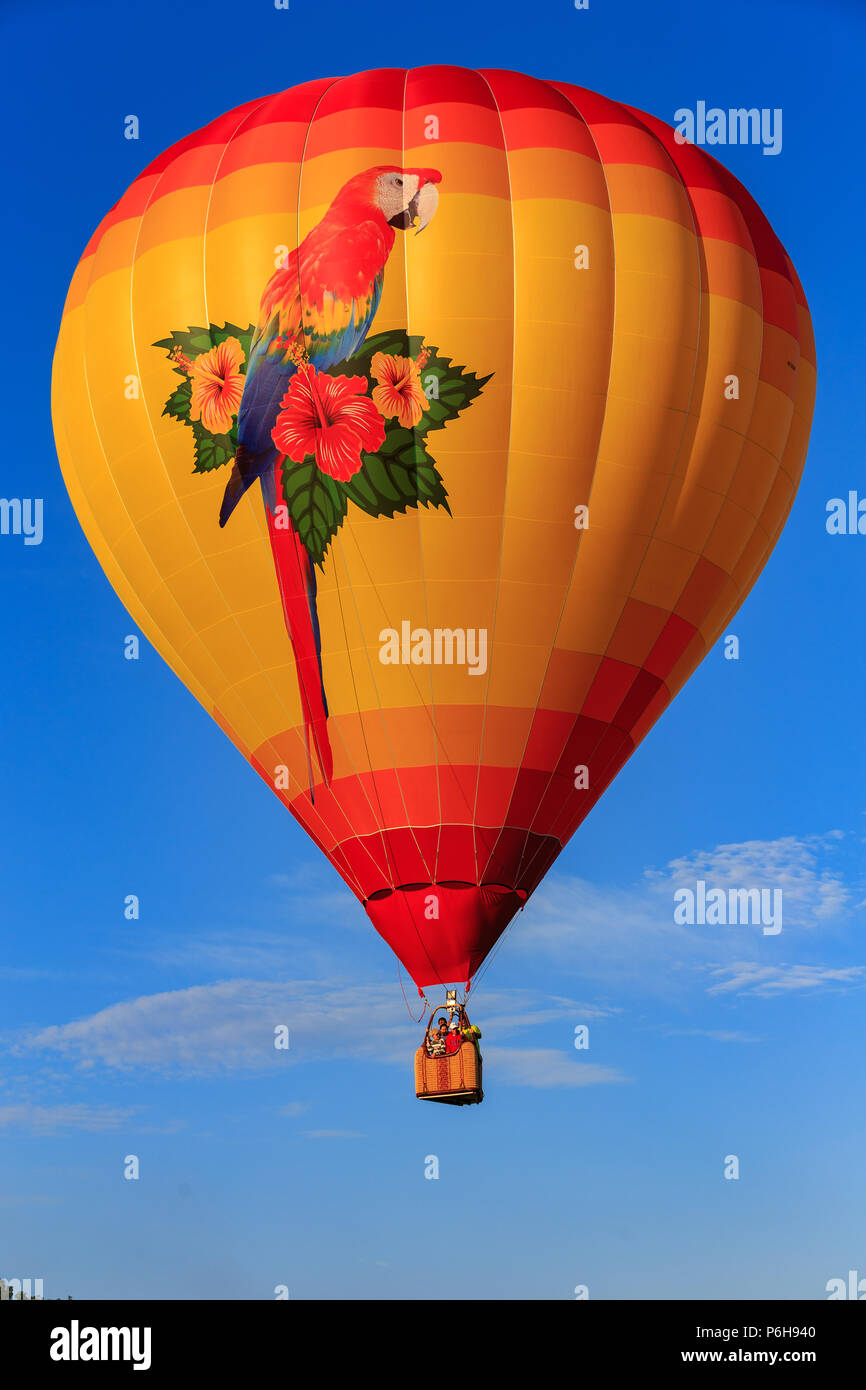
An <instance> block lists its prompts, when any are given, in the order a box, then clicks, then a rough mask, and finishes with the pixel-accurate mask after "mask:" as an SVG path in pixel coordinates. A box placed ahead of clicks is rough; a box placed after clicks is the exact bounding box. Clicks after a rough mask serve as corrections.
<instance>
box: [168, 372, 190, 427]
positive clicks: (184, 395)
mask: <svg viewBox="0 0 866 1390" xmlns="http://www.w3.org/2000/svg"><path fill="white" fill-rule="evenodd" d="M191 407H192V382H191V381H190V380H189V378H187V380H186V381H182V382H181V384H180V386H178V388H177V390H176V391H172V393H171V395H170V396H169V398H168V400H167V401H166V403H165V408H164V409H163V412H162V413H163V415H172V416H174V418H175V420H182V421H183V423H184V424H189V423H190V419H189V412H190V409H191Z"/></svg>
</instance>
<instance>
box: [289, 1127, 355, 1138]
mask: <svg viewBox="0 0 866 1390" xmlns="http://www.w3.org/2000/svg"><path fill="white" fill-rule="evenodd" d="M304 1138H305V1139H366V1138H367V1136H366V1134H362V1133H361V1132H360V1130H357V1129H305V1130H304Z"/></svg>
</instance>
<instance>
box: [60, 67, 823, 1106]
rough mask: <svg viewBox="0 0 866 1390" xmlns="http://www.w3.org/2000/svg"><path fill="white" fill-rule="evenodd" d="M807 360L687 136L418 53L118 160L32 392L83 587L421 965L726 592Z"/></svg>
mask: <svg viewBox="0 0 866 1390" xmlns="http://www.w3.org/2000/svg"><path fill="white" fill-rule="evenodd" d="M814 390H815V356H814V343H813V337H812V329H811V323H810V317H809V312H808V308H807V306H806V301H805V297H804V295H803V291H802V288H801V286H800V283H799V280H798V278H797V275H796V273H795V271H794V268H793V266H792V264H791V262H790V260H789V259H788V257H787V255H786V254H785V251H784V250H783V248H782V246H781V245H780V243H779V241H778V240H777V238H776V236H775V235H774V233H773V231H772V230H771V228H770V226H769V224H768V222H767V220H766V218H765V217H764V216H763V214H762V213H761V211H760V209H759V208H758V207H757V205H756V203H755V202H754V201H753V199H752V198H751V197H750V196H749V194H748V193H747V192H746V191H745V189H744V188H743V187H742V186H741V185H740V184H739V183H738V182H737V181H736V180H735V179H734V178H733V177H732V176H731V174H729V173H728V172H727V170H726V169H725V168H724V167H723V166H722V165H720V164H719V163H718V162H717V161H716V160H714V159H713V158H711V157H710V156H709V155H708V154H707V153H706V152H705V151H704V150H702V149H698V148H695V147H694V146H691V145H689V144H684V143H680V142H679V139H678V137H677V136H675V134H674V132H673V131H672V130H671V129H670V128H668V127H667V126H666V125H664V124H663V123H662V122H661V121H659V120H657V119H656V118H655V117H653V116H650V115H646V114H644V113H642V112H640V111H637V110H635V109H633V108H631V107H628V106H624V105H621V104H619V103H617V102H615V101H611V100H608V99H607V98H605V97H603V96H599V95H597V94H595V93H593V92H590V91H586V90H584V89H582V88H579V87H575V86H572V85H570V84H568V83H562V82H549V81H541V80H539V79H536V78H532V77H526V76H522V75H520V74H518V73H513V72H503V71H481V72H475V71H469V70H464V69H461V68H457V67H440V66H437V67H426V68H418V69H413V70H411V71H408V72H406V71H402V70H394V69H388V70H382V71H375V72H368V73H363V74H359V75H357V76H353V77H345V78H339V79H329V80H317V81H313V82H309V83H306V84H304V85H302V86H299V87H295V88H292V89H291V90H289V91H285V92H282V93H279V94H277V95H274V96H270V97H265V98H263V99H260V100H254V101H250V102H248V103H247V104H245V105H244V106H241V107H238V108H237V109H235V110H232V111H229V112H228V113H227V114H225V115H223V116H220V117H218V119H216V120H214V121H212V122H211V123H210V124H209V125H207V126H205V127H204V128H203V129H202V130H200V131H197V132H196V133H195V134H193V135H190V136H189V137H187V138H186V139H184V140H181V141H180V142H179V143H178V144H176V145H174V146H173V147H172V148H171V149H169V150H167V151H166V152H165V154H162V155H160V156H159V158H157V159H156V160H154V161H153V163H152V164H150V165H149V166H148V168H147V169H145V171H144V173H142V174H141V175H140V176H139V177H138V178H137V179H136V180H135V182H134V183H133V184H132V185H131V186H130V188H129V189H128V190H127V192H126V193H124V195H123V196H122V197H121V198H120V200H119V201H118V203H117V204H116V205H115V206H114V207H113V208H112V209H111V211H110V212H109V213H108V214H107V216H106V217H105V218H104V219H103V221H102V222H101V223H100V225H99V227H98V228H97V230H96V232H95V234H94V235H93V237H92V239H91V241H90V243H89V244H88V246H87V248H86V250H85V252H84V254H83V256H82V259H81V261H80V263H79V265H78V267H77V269H76V271H75V274H74V277H73V280H72V284H71V287H70V290H69V295H68V298H67V301H66V306H65V309H64V313H63V319H62V323H61V328H60V335H59V339H58V344H57V349H56V355H55V360H54V375H53V392H52V408H53V417H54V424H55V433H56V438H57V448H58V453H59V457H60V462H61V467H62V470H63V475H64V479H65V481H66V485H67V487H68V490H69V493H70V496H71V499H72V502H73V505H74V507H75V509H76V512H77V514H78V517H79V519H80V521H81V524H82V526H83V528H84V531H85V533H86V535H87V538H88V540H89V541H90V544H91V546H92V547H93V549H94V551H95V552H96V555H97V558H98V559H99V561H100V563H101V565H102V566H103V568H104V570H105V572H106V574H107V576H108V578H109V580H110V581H111V583H112V585H113V586H114V588H115V590H116V591H117V593H118V595H119V597H120V599H121V600H122V602H123V603H124V604H125V605H126V607H127V608H128V609H129V612H130V613H131V614H132V616H133V618H134V619H135V621H136V622H137V623H138V624H139V626H140V628H141V630H142V631H143V632H144V633H145V635H146V636H147V638H148V639H149V640H150V642H152V644H153V645H154V646H155V647H156V649H157V650H158V651H159V652H160V653H161V654H162V656H163V657H164V658H165V660H166V661H167V662H168V663H169V665H170V666H171V667H172V668H173V670H174V671H175V672H176V673H177V675H178V676H179V677H180V678H181V680H182V681H184V683H185V684H186V685H187V686H188V687H189V689H190V690H191V691H192V692H193V694H194V695H195V696H196V697H197V698H198V699H199V700H200V701H201V703H202V704H203V705H204V707H205V709H207V710H208V712H209V713H210V714H211V715H212V716H213V718H214V719H215V720H217V722H218V723H219V724H220V726H221V727H222V728H223V730H224V731H225V733H226V734H227V735H228V736H229V738H231V739H232V740H233V742H234V743H235V744H236V745H237V747H238V748H239V749H240V750H241V752H242V753H243V754H244V756H245V757H246V758H247V759H248V760H249V762H250V763H251V764H252V766H253V767H254V768H255V769H256V771H257V772H258V773H259V774H260V775H261V777H263V778H264V779H265V781H267V783H268V785H269V786H270V787H271V788H272V789H273V790H274V791H275V792H276V794H277V796H279V797H280V799H281V800H282V801H283V802H284V803H285V805H286V806H287V807H288V809H289V810H290V811H291V813H292V814H293V815H294V816H295V818H296V819H297V820H298V821H299V822H300V823H301V825H302V826H303V827H304V828H305V830H306V831H307V832H308V834H309V835H310V836H311V838H312V839H313V840H314V841H315V843H316V844H317V845H318V846H319V848H320V849H321V850H322V852H323V853H324V854H325V855H326V856H327V858H328V859H329V860H330V862H331V863H332V864H333V866H334V868H335V869H336V870H337V872H338V873H339V874H340V875H341V876H342V877H343V879H344V880H345V882H346V883H347V884H348V886H349V887H350V888H351V889H352V891H353V892H354V893H355V894H356V896H357V897H358V899H359V900H360V902H361V903H362V904H363V906H364V908H365V909H366V912H367V915H368V916H369V918H370V920H371V922H372V923H373V925H374V927H375V928H376V930H377V931H378V932H379V933H380V934H381V936H382V937H383V938H384V939H385V941H386V942H387V943H388V945H389V946H390V947H391V948H392V949H393V951H394V952H395V953H396V955H397V956H398V957H399V959H400V961H401V962H402V963H403V965H404V966H405V968H406V970H407V971H408V972H409V974H410V975H411V976H412V978H413V979H414V981H415V982H416V984H417V985H418V987H419V990H421V991H423V990H424V989H425V988H426V987H430V986H435V985H446V984H454V983H455V982H463V981H465V982H469V981H470V980H471V979H472V977H473V976H474V975H475V974H476V972H477V971H478V969H479V967H480V966H481V964H482V962H483V961H484V960H485V957H486V956H487V955H488V953H489V952H490V951H491V948H492V947H493V945H494V943H495V942H496V941H497V940H498V938H499V937H500V936H501V934H502V932H503V931H504V930H505V928H506V926H507V925H508V923H509V922H510V921H511V919H512V918H513V916H514V915H515V913H516V912H517V911H518V909H520V908H522V907H523V905H524V904H525V902H526V900H527V899H528V898H529V897H530V896H531V894H532V893H533V892H534V890H535V888H536V887H537V886H538V884H539V883H540V882H541V880H542V878H543V877H544V875H545V873H546V872H547V870H548V869H549V868H550V866H551V865H552V864H553V862H554V860H555V859H556V857H557V855H558V854H559V853H560V851H561V849H562V848H563V846H564V845H565V844H566V843H567V841H568V840H569V839H570V837H571V836H572V834H573V833H574V831H575V830H576V829H577V827H578V826H579V825H580V823H581V821H582V820H583V819H584V817H585V816H586V815H587V814H588V812H589V811H590V810H591V809H592V807H593V806H594V805H595V803H596V802H597V801H598V799H599V797H600V796H601V795H602V793H603V791H604V790H605V788H606V787H607V786H608V784H609V783H610V781H611V779H612V778H613V777H614V776H615V775H616V773H617V772H618V771H619V769H620V768H621V767H622V766H623V764H624V763H625V761H626V760H627V759H628V757H629V756H630V754H631V753H632V752H633V751H634V749H635V748H636V747H637V745H638V743H639V742H640V741H641V739H642V738H643V737H644V736H645V734H646V733H647V732H648V731H649V729H650V728H651V727H652V725H653V724H654V723H655V721H656V720H657V719H658V718H659V716H660V715H661V714H662V712H663V711H664V710H665V709H666V708H667V706H668V704H669V703H670V701H671V699H672V697H673V696H674V695H675V694H676V693H677V691H678V690H679V689H680V687H681V686H682V685H683V683H684V682H685V681H686V680H687V678H688V677H689V675H690V674H691V673H692V671H693V670H694V669H695V667H696V666H697V665H698V663H699V662H700V661H701V659H702V658H703V657H704V655H705V654H706V653H707V652H708V651H709V649H710V648H711V647H712V646H713V644H714V642H715V641H716V639H717V638H718V637H719V636H720V634H721V633H722V631H723V629H724V627H725V626H726V624H727V623H728V622H729V620H730V618H731V616H732V615H733V614H734V613H735V612H736V610H737V609H738V608H739V606H740V604H741V603H742V602H743V600H744V599H745V597H746V595H747V594H748V592H749V590H750V588H751V586H752V585H753V583H754V582H755V580H756V578H757V576H758V575H759V574H760V572H761V570H762V568H763V566H764V564H765V563H766V561H767V559H768V557H769V555H770V552H771V551H772V549H773V546H774V544H775V542H776V540H777V538H778V536H779V533H780V531H781V528H782V526H783V525H784V522H785V519H786V517H787V515H788V512H789V510H790V508H791V505H792V502H793V498H794V494H795V492H796V489H797V485H798V482H799V478H800V475H801V472H802V468H803V464H804V460H805V455H806V447H807V441H808V435H809V428H810V422H811V415H812V408H813V401H814ZM479 1090H480V1077H479Z"/></svg>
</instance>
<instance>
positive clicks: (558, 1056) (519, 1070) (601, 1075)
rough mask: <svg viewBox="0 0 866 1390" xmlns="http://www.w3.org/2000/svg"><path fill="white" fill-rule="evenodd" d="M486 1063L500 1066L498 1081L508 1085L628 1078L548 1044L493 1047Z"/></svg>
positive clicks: (589, 1083)
mask: <svg viewBox="0 0 866 1390" xmlns="http://www.w3.org/2000/svg"><path fill="white" fill-rule="evenodd" d="M484 1060H485V1065H486V1064H487V1063H488V1062H489V1063H490V1065H491V1066H494V1067H495V1068H496V1080H497V1082H501V1083H503V1084H504V1085H506V1086H532V1087H534V1088H536V1089H541V1090H547V1089H550V1088H554V1087H561V1086H601V1085H610V1084H611V1083H614V1082H616V1083H619V1082H624V1081H627V1080H628V1077H626V1076H623V1075H622V1074H621V1072H618V1071H617V1070H616V1069H615V1068H614V1067H604V1066H601V1065H599V1064H598V1063H596V1062H579V1061H578V1060H577V1059H576V1058H572V1057H571V1056H570V1055H569V1054H568V1053H567V1052H559V1051H557V1050H556V1049H555V1048H546V1047H524V1048H518V1047H490V1048H487V1049H486V1051H485V1053H484Z"/></svg>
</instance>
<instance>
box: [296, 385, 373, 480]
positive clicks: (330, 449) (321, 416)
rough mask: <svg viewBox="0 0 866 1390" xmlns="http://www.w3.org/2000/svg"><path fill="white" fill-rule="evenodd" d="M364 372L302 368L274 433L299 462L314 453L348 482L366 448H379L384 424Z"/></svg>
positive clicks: (324, 468) (325, 468) (334, 475)
mask: <svg viewBox="0 0 866 1390" xmlns="http://www.w3.org/2000/svg"><path fill="white" fill-rule="evenodd" d="M366 391H367V382H366V380H365V378H364V377H362V376H328V375H327V373H326V372H317V371H316V370H315V368H314V367H305V368H302V369H301V370H300V371H299V372H298V374H297V376H296V377H294V378H293V379H292V382H291V385H290V386H289V389H288V391H287V392H286V394H285V395H284V396H283V399H282V400H281V401H280V413H279V415H278V416H277V423H276V424H275V425H274V428H273V430H272V431H271V438H272V439H273V441H274V443H275V444H276V446H277V448H278V449H279V450H280V453H282V454H285V456H286V458H290V459H292V460H293V461H294V462H295V463H303V461H304V459H305V458H309V456H310V454H312V455H313V456H314V457H315V460H316V463H317V465H318V467H319V468H321V470H322V472H323V473H327V474H329V475H330V477H332V478H339V479H340V480H341V482H346V481H347V480H348V479H349V478H351V477H352V476H353V475H354V474H355V473H357V472H358V469H359V468H360V467H361V462H362V459H361V453H362V451H366V452H368V453H371V452H373V451H375V450H376V449H378V448H379V447H380V445H381V444H382V443H383V442H384V439H385V426H384V425H383V423H382V417H381V416H380V414H379V412H378V411H377V409H376V407H375V405H374V404H373V402H372V401H371V400H370V398H369V397H368V396H367V394H366Z"/></svg>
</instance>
